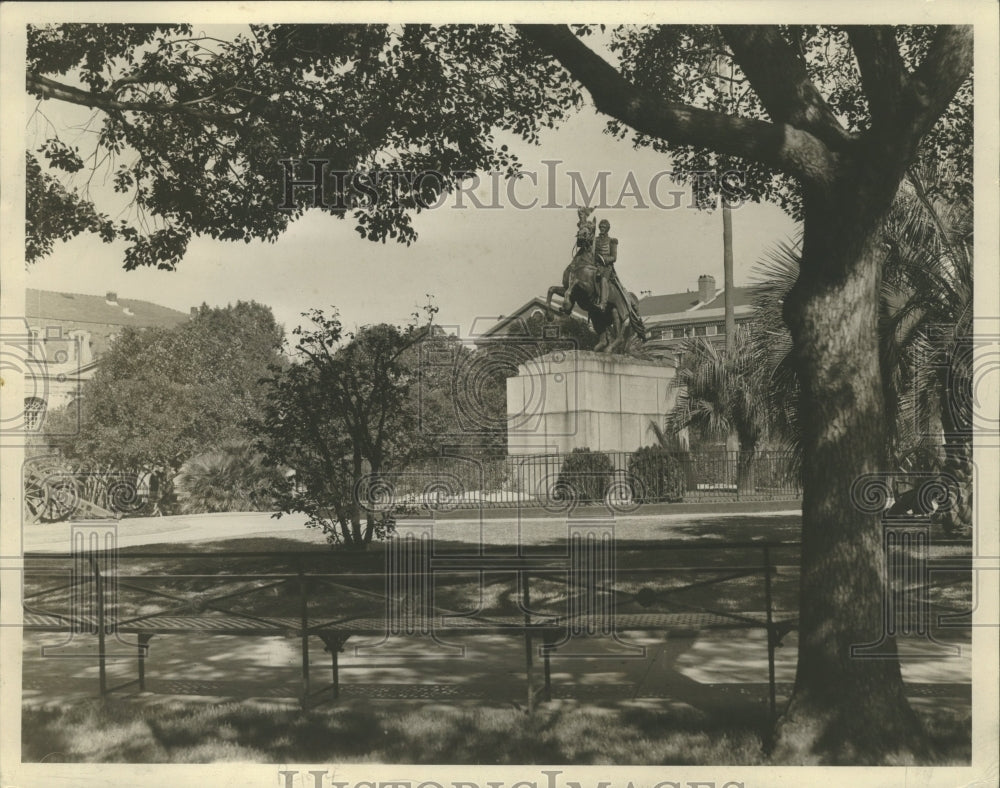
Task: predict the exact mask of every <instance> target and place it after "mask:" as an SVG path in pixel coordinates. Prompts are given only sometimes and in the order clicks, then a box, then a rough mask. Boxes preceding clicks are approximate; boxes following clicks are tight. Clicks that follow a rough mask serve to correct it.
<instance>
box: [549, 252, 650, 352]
mask: <svg viewBox="0 0 1000 788" xmlns="http://www.w3.org/2000/svg"><path fill="white" fill-rule="evenodd" d="M575 251H576V253H575V254H574V256H573V260H572V261H571V262H570V264H569V265H568V266H566V270H565V271H564V272H563V280H562V282H563V283H562V285H561V286H560V285H553V286H552V287H550V288H549V296H548V298H547V299H546V302H545V304H546V307H547V309H548V319H549V320H552V317H553V310H552V296H553V295H556V294H558V295H560V296H562V299H563V303H562V308H561V309H560V312H561V313H562V314H564V315H569V314H570V313H572V311H573V308H574V307H575V306H579V307H580V308H581V309H583V310H584V311H585V312H586V313H587V315H588V317H589V318H590V325H591V326H592V327H593V329H594V331H595V332H597V336H598V341H597V345H596V346H595V347H594V350H596V351H599V352H604V353H615V352H619V353H625V352H626V350H627V348H628V346H629V343H630V342H631V340H633V339H638V340H639V341H640V342H644V341H645V340H646V328H645V326H644V325H643V323H642V318H640V317H639V309H638V306H639V301H638V299H637V298H636V297H635V294H634V293H627V294H626V293H625V291H624V289H623V288H622V287H621V286H620V284H618V283H617V282H612V283H611V287H609V288H608V304H607V307H606V308H605V309H604V310H601V309H598V304H599V303H600V299H601V288H600V285H599V284H598V281H597V277H598V267H597V262H596V261H595V260H594V252H593V250H592V249H591V248H590V243H589V242H588V238H587V236H586V235H583V234H581V235H579V236H577V244H576V250H575ZM610 275H611V271H610V267H609V269H608V270H607V271H606V273H605V274H604V276H610ZM626 299H627V300H626Z"/></svg>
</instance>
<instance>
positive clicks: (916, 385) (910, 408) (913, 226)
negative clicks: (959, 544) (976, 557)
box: [880, 167, 973, 533]
mask: <svg viewBox="0 0 1000 788" xmlns="http://www.w3.org/2000/svg"><path fill="white" fill-rule="evenodd" d="M939 186H940V184H939V178H938V175H937V173H936V172H935V171H934V170H933V169H932V168H929V167H924V168H923V169H922V170H919V171H918V170H916V169H911V170H910V172H909V173H908V175H907V180H906V181H905V182H904V188H903V189H901V190H900V194H899V195H898V196H897V199H896V202H895V205H894V206H893V209H892V211H891V212H890V214H889V216H888V218H887V223H886V232H885V237H886V241H887V245H888V258H887V261H886V263H887V264H886V276H885V281H884V287H885V291H886V292H885V296H886V299H887V300H889V301H891V302H892V303H893V305H894V308H893V309H891V310H887V315H886V318H885V320H884V321H883V324H882V326H881V329H880V330H881V333H882V339H883V369H884V371H885V376H886V380H887V385H888V387H889V388H890V389H891V390H893V391H894V392H896V393H897V394H898V396H897V398H896V399H897V401H898V412H897V419H896V423H897V429H896V433H895V436H894V438H895V440H894V443H893V450H894V454H895V456H896V457H897V459H898V460H899V464H905V465H910V466H915V467H914V469H915V470H935V471H940V472H941V474H942V477H943V478H944V479H946V480H947V479H953V480H954V481H955V482H956V484H957V489H956V490H954V491H953V493H954V500H953V503H954V504H955V505H954V506H952V507H950V508H948V509H946V511H945V512H944V513H943V515H942V525H943V526H944V528H945V530H946V531H947V532H949V533H958V532H961V531H968V529H970V528H971V525H972V496H971V491H972V424H971V402H972V351H973V344H972V331H973V326H972V303H973V301H972V299H973V272H972V205H971V204H969V203H968V202H965V201H961V200H953V201H951V202H948V203H946V202H945V201H944V200H942V199H941V198H940V197H939ZM887 399H888V401H890V402H893V401H894V400H893V399H891V398H887Z"/></svg>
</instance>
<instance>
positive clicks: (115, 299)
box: [104, 291, 118, 304]
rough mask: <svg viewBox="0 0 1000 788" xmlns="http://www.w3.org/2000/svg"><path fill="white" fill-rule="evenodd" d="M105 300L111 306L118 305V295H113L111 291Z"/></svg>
mask: <svg viewBox="0 0 1000 788" xmlns="http://www.w3.org/2000/svg"><path fill="white" fill-rule="evenodd" d="M104 300H105V301H107V302H108V303H109V304H117V303H118V293H112V292H110V291H109V292H108V294H107V295H106V296H104Z"/></svg>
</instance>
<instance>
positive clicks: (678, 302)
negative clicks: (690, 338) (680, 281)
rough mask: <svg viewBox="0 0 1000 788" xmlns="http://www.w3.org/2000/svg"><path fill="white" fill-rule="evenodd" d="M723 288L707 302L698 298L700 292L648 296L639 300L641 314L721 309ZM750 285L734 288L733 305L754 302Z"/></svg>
mask: <svg viewBox="0 0 1000 788" xmlns="http://www.w3.org/2000/svg"><path fill="white" fill-rule="evenodd" d="M723 292H724V291H723V290H722V289H721V288H720V289H719V290H717V291H716V292H715V298H714V299H712V300H711V301H708V302H706V303H701V302H700V301H699V299H698V292H697V291H696V290H695V291H691V292H687V293H665V294H664V295H654V296H647V297H646V298H643V299H641V300H640V301H639V314H640V315H641V316H642V317H656V316H661V315H662V316H666V315H678V314H681V313H683V312H697V311H699V310H701V309H721V308H723V307H724V306H725V298H724V296H723ZM752 292H753V289H752V288H750V287H734V288H733V306H734V307H741V306H750V305H751V304H752Z"/></svg>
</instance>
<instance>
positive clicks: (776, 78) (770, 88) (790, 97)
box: [719, 25, 852, 150]
mask: <svg viewBox="0 0 1000 788" xmlns="http://www.w3.org/2000/svg"><path fill="white" fill-rule="evenodd" d="M719 31H720V32H721V33H722V36H723V38H725V40H726V43H727V44H729V46H730V48H731V49H732V50H733V56H734V57H735V59H736V63H737V64H738V65H739V67H740V70H741V71H742V72H743V73H744V74H746V77H747V79H748V80H750V84H751V85H752V86H753V89H754V92H755V93H756V94H757V96H758V97H759V98H760V101H761V103H762V104H763V105H764V108H765V109H766V110H767V114H768V115H770V117H771V120H772V121H773V122H775V123H788V124H790V125H792V126H795V127H796V128H799V129H802V130H803V131H808V132H809V133H811V134H812V135H814V136H815V137H816V138H818V139H820V140H822V141H823V142H824V143H826V144H827V145H828V146H829V147H830V148H832V149H834V150H837V149H840V148H842V147H843V145H844V143H846V142H849V141H850V140H851V139H852V136H851V135H850V134H849V133H848V132H847V130H846V129H845V128H844V127H843V126H842V125H841V124H840V121H839V120H837V116H836V115H835V114H834V113H833V110H832V109H830V105H829V104H827V103H826V99H824V98H823V96H822V95H821V94H820V92H819V90H817V89H816V86H815V85H814V84H813V82H812V80H811V79H810V78H809V74H808V73H806V64H805V61H804V60H803V59H802V58H801V57H800V56H799V55H798V54H797V53H796V52H795V50H794V49H792V47H791V46H789V44H788V43H787V42H786V41H785V39H784V38H782V36H781V33H780V32H779V30H778V28H777V27H775V26H774V25H753V26H746V25H720V26H719Z"/></svg>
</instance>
